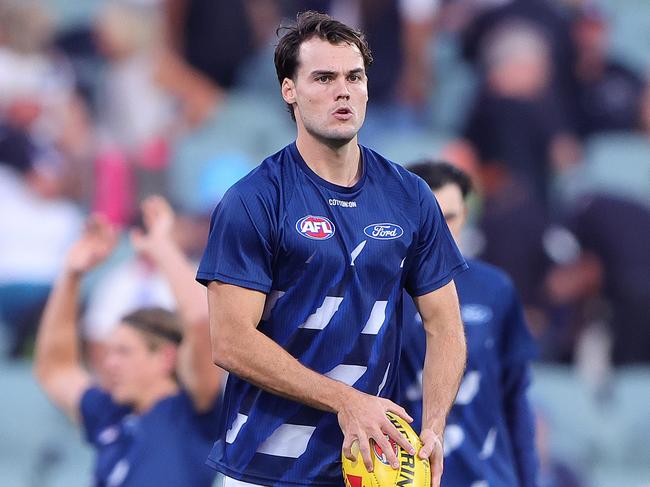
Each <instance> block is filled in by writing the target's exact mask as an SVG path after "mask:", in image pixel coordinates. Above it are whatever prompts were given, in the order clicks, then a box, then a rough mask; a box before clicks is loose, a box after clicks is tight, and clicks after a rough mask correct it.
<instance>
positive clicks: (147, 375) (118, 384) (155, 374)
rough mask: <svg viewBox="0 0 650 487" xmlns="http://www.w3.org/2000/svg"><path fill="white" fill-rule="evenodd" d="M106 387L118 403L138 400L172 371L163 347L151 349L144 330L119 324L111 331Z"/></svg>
mask: <svg viewBox="0 0 650 487" xmlns="http://www.w3.org/2000/svg"><path fill="white" fill-rule="evenodd" d="M104 371H105V373H106V387H107V389H108V390H109V392H110V393H111V396H112V397H113V400H114V401H115V402H116V403H118V404H138V403H139V402H140V399H141V397H142V395H143V394H146V391H147V390H150V389H151V388H152V387H155V385H156V384H159V383H160V381H161V380H165V379H166V378H167V377H168V375H169V372H168V370H166V368H165V364H164V361H163V359H162V357H161V353H160V351H159V350H151V349H150V348H149V346H148V345H147V342H146V341H145V339H144V337H143V336H142V334H140V332H138V331H137V330H135V329H133V328H132V327H130V326H128V325H124V324H121V325H119V326H118V327H117V328H116V329H115V331H114V332H113V334H112V335H111V337H110V339H109V341H108V346H107V350H106V357H105V359H104Z"/></svg>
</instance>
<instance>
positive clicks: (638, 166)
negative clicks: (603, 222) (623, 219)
mask: <svg viewBox="0 0 650 487" xmlns="http://www.w3.org/2000/svg"><path fill="white" fill-rule="evenodd" d="M558 184H559V187H560V192H561V193H562V198H563V199H565V200H568V201H572V200H574V199H575V198H576V197H578V196H580V195H583V194H585V193H589V192H594V191H598V192H602V193H605V194H610V195H612V196H620V197H623V198H626V199H627V198H631V199H633V200H635V201H638V202H640V203H642V204H644V205H648V206H650V138H648V137H644V136H642V135H637V134H632V133H605V134H599V135H595V136H593V137H591V138H590V139H589V140H588V141H587V143H586V144H585V153H584V163H583V164H582V165H581V166H580V167H578V168H577V169H576V171H574V172H573V173H571V174H567V175H565V176H563V178H562V179H561V180H559V181H558Z"/></svg>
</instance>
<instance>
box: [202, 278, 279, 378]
mask: <svg viewBox="0 0 650 487" xmlns="http://www.w3.org/2000/svg"><path fill="white" fill-rule="evenodd" d="M265 302H266V295H265V294H264V293H262V292H260V291H257V290H254V289H248V288H244V287H240V286H235V285H232V284H227V283H224V282H220V281H212V282H211V283H210V284H209V285H208V308H209V313H210V338H211V343H212V359H213V361H214V362H215V363H216V364H218V365H221V366H224V365H225V364H223V360H224V357H223V355H224V354H227V353H230V352H232V347H233V346H235V344H239V343H241V341H242V339H243V338H245V337H246V335H247V334H249V333H251V332H257V331H256V328H257V325H258V324H259V322H260V320H261V318H262V312H263V311H264V303H265Z"/></svg>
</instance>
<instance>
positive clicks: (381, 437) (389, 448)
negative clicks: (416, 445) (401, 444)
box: [373, 432, 399, 470]
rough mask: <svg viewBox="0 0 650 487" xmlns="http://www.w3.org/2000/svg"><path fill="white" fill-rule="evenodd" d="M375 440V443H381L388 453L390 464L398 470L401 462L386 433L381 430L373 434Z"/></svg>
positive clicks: (383, 449) (386, 453) (381, 446)
mask: <svg viewBox="0 0 650 487" xmlns="http://www.w3.org/2000/svg"><path fill="white" fill-rule="evenodd" d="M373 440H375V443H377V445H379V447H380V448H381V450H382V451H383V452H384V454H385V455H386V460H388V463H389V464H390V466H391V467H393V468H394V469H396V470H397V468H398V467H399V462H398V461H397V455H395V451H394V450H393V447H392V446H391V444H390V441H388V439H387V438H386V435H384V434H382V433H381V432H380V433H378V434H377V435H374V436H373Z"/></svg>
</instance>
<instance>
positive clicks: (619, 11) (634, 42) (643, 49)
mask: <svg viewBox="0 0 650 487" xmlns="http://www.w3.org/2000/svg"><path fill="white" fill-rule="evenodd" d="M601 3H602V4H603V5H604V7H605V11H606V12H607V14H609V15H610V17H609V18H610V21H611V30H610V38H611V44H612V53H613V54H614V56H615V57H616V58H617V59H621V60H622V61H623V62H624V63H626V64H628V65H629V66H630V67H632V68H636V69H637V71H638V72H639V73H641V74H643V73H645V72H646V71H647V69H648V67H649V66H650V2H648V1H647V0H605V1H602V2H601Z"/></svg>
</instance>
